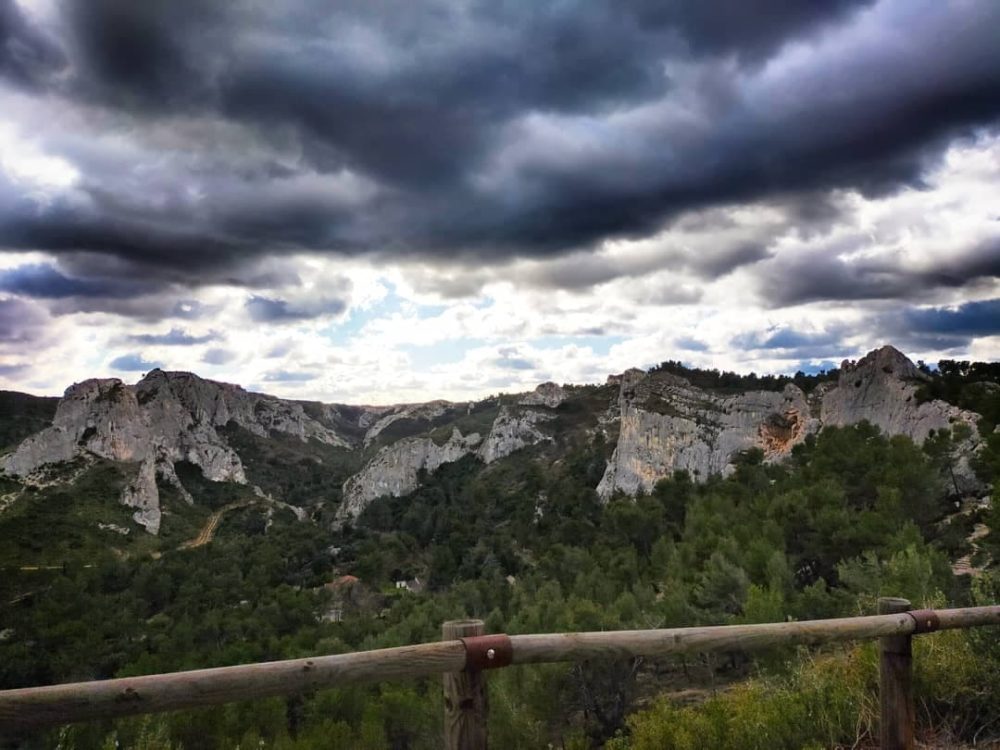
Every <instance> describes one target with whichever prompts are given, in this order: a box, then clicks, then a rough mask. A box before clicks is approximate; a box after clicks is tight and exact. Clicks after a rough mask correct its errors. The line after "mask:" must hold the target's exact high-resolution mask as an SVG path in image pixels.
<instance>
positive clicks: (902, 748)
mask: <svg viewBox="0 0 1000 750" xmlns="http://www.w3.org/2000/svg"><path fill="white" fill-rule="evenodd" d="M911 608H912V606H911V604H910V602H909V601H907V600H906V599H896V598H894V597H879V600H878V613H879V614H880V615H894V614H898V613H900V612H908V611H909V610H910V609H911ZM912 654H913V651H912V638H911V636H909V635H887V636H883V637H882V638H879V710H880V714H879V747H881V748H882V750H913V680H912V678H913V655H912Z"/></svg>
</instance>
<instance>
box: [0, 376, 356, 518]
mask: <svg viewBox="0 0 1000 750" xmlns="http://www.w3.org/2000/svg"><path fill="white" fill-rule="evenodd" d="M230 422H234V423H236V424H238V425H240V426H241V427H243V428H244V429H246V430H248V431H249V432H251V433H253V434H255V435H258V436H260V437H270V436H271V435H272V434H274V433H282V434H286V435H291V436H293V437H297V438H299V439H301V440H303V441H306V440H318V441H320V442H323V443H326V444H328V445H335V446H345V447H346V446H348V445H349V442H348V441H347V440H346V439H344V438H343V437H342V436H340V435H338V434H337V433H336V432H335V431H333V430H331V429H330V428H328V427H326V426H324V425H322V424H320V423H319V422H317V421H316V420H314V419H312V418H311V417H309V416H308V415H307V414H306V413H305V411H304V410H303V407H302V405H301V404H299V403H296V402H292V401H283V400H281V399H277V398H274V397H271V396H265V395H261V394H256V393H249V392H247V391H245V390H243V389H242V388H240V387H239V386H235V385H229V384H226V383H216V382H213V381H210V380H203V379H202V378H199V377H197V376H196V375H192V374H191V373H185V372H177V373H171V372H163V371H161V370H153V371H152V372H150V373H149V374H148V375H147V376H146V377H145V378H143V379H142V380H141V381H139V383H137V384H136V385H135V386H129V385H125V384H124V383H122V381H120V380H118V379H116V378H112V379H103V380H100V379H95V380H86V381H84V382H82V383H77V384H75V385H72V386H70V387H69V388H68V389H67V390H66V393H65V395H64V396H63V398H62V400H61V401H60V402H59V405H58V407H57V409H56V413H55V417H54V418H53V423H52V426H50V427H48V428H46V429H45V430H42V431H41V432H39V433H36V434H35V435H32V436H31V437H29V438H27V439H26V440H24V441H23V442H22V443H21V444H20V445H19V446H18V447H17V449H16V450H14V452H13V453H11V454H9V455H7V456H4V457H3V458H2V459H0V468H2V469H3V470H4V471H5V472H6V473H8V474H11V475H14V476H20V477H26V476H28V475H31V474H33V473H34V472H37V471H38V470H39V469H40V468H41V467H44V466H47V465H50V464H58V463H60V462H63V461H69V460H72V459H74V458H76V457H77V456H87V455H94V456H99V457H101V458H106V459H109V460H112V461H120V462H138V463H139V464H140V469H139V473H138V475H137V476H136V477H135V479H133V481H132V482H130V483H129V485H128V486H127V487H126V488H125V490H124V491H123V493H122V496H121V498H120V500H121V502H122V503H123V504H125V505H127V506H129V507H133V508H136V509H137V510H136V513H135V518H136V521H138V522H139V523H141V524H142V525H143V526H145V527H146V529H147V530H148V531H150V532H151V533H154V534H155V533H157V530H158V528H159V523H160V511H159V491H158V489H157V486H156V477H157V475H159V476H160V478H161V479H162V480H164V481H166V482H169V483H170V484H171V485H173V486H174V487H176V488H177V490H178V491H179V492H180V494H181V496H182V497H183V498H184V499H185V500H187V501H188V502H191V500H192V498H191V495H190V494H189V493H188V492H187V490H185V489H184V487H183V486H182V485H181V482H180V480H179V479H178V477H177V474H176V472H175V471H174V463H176V462H177V461H189V462H191V463H193V464H195V465H196V466H198V467H199V468H200V469H201V471H202V473H203V474H204V476H205V477H206V478H207V479H210V480H212V481H216V482H221V481H228V482H236V483H239V484H245V483H246V481H247V480H246V474H245V472H244V469H243V464H242V462H241V461H240V457H239V456H238V455H237V453H236V452H235V451H234V450H233V449H232V448H230V447H229V445H228V444H227V442H226V440H225V438H224V437H223V436H222V435H221V434H220V433H219V432H218V429H217V428H220V427H222V426H224V425H227V424H229V423H230Z"/></svg>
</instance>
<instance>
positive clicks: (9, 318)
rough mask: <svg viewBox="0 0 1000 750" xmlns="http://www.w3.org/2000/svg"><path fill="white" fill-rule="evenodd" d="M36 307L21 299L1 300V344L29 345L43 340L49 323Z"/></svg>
mask: <svg viewBox="0 0 1000 750" xmlns="http://www.w3.org/2000/svg"><path fill="white" fill-rule="evenodd" d="M47 317H48V316H46V315H45V313H44V312H43V311H42V310H40V309H39V308H38V307H37V306H36V305H33V304H31V303H29V302H25V301H23V300H19V299H0V344H29V343H31V342H33V341H36V340H38V339H39V338H41V336H42V334H43V333H44V331H45V326H46V323H47Z"/></svg>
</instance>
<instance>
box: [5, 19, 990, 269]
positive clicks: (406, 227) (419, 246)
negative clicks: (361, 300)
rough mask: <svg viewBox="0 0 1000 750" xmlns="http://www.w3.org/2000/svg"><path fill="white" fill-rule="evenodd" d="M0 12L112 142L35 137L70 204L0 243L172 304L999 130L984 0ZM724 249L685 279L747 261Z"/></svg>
mask: <svg viewBox="0 0 1000 750" xmlns="http://www.w3.org/2000/svg"><path fill="white" fill-rule="evenodd" d="M3 7H4V8H6V12H5V14H4V15H3V17H4V18H6V19H7V20H6V21H5V22H4V24H5V26H4V28H5V31H4V33H5V34H6V35H7V37H8V38H9V39H15V38H16V39H18V40H20V39H36V42H35V47H32V46H31V45H29V44H28V43H27V42H17V43H15V42H10V43H8V45H7V46H8V47H10V48H11V49H15V48H16V49H22V48H25V49H35V48H36V47H38V45H39V44H41V42H39V41H37V40H41V39H46V40H48V41H47V42H46V45H47V46H45V45H43V46H42V47H38V49H39V50H41V49H43V48H44V49H46V50H48V51H47V52H45V53H44V54H42V52H40V51H38V52H36V53H34V57H32V58H31V59H36V58H37V59H43V60H49V59H51V60H62V59H64V58H65V60H67V61H68V62H67V63H66V64H67V71H65V72H64V73H63V74H62V76H61V77H60V80H59V82H58V83H52V84H51V85H50V86H49V87H48V94H49V96H53V97H61V98H62V99H63V101H64V102H65V106H66V107H71V108H76V110H77V111H78V116H79V118H80V121H81V123H82V124H84V125H85V126H86V125H87V124H90V126H91V127H93V128H94V129H95V132H97V131H98V130H103V129H104V128H106V127H108V126H110V127H111V128H112V129H113V131H115V132H118V133H120V134H121V136H122V137H125V138H130V139H132V142H131V144H130V147H129V148H128V149H127V152H126V153H121V147H120V144H115V146H114V147H112V145H111V143H102V142H101V141H102V139H98V141H97V142H96V143H92V144H88V145H86V146H83V145H81V144H80V143H79V142H78V140H79V139H74V138H70V137H68V136H67V134H66V133H61V132H59V131H58V128H55V127H53V128H50V129H49V130H48V132H47V133H44V134H42V138H43V139H46V140H48V146H49V147H50V148H51V150H52V151H54V152H56V153H58V154H60V156H61V157H62V158H65V159H67V160H68V161H69V162H70V163H74V164H77V165H78V166H79V167H82V172H83V174H84V179H82V180H80V181H79V182H78V183H77V184H76V185H74V187H73V188H72V190H70V191H68V192H67V193H65V194H63V195H60V196H59V197H58V198H57V199H54V200H49V201H47V202H45V203H44V204H39V203H38V202H37V201H34V200H31V199H30V198H25V199H24V200H22V201H20V202H19V203H18V204H17V205H15V207H14V209H13V210H10V209H8V210H4V211H2V212H0V245H3V246H5V247H7V248H12V249H18V248H20V249H33V250H47V251H50V252H54V253H62V252H76V251H81V250H85V251H90V252H97V253H108V254H115V255H118V256H121V257H124V258H127V259H129V260H131V261H134V262H136V263H140V264H143V265H144V266H146V267H147V268H148V269H149V270H148V273H150V274H158V273H168V272H172V273H174V274H179V275H181V276H184V277H186V278H188V279H189V280H190V279H192V277H195V276H196V275H197V273H199V272H200V269H203V268H209V269H218V268H220V267H221V268H234V267H238V266H240V265H241V264H243V263H245V262H247V261H248V259H250V258H253V257H259V256H262V255H268V254H282V253H286V252H289V251H300V250H307V251H314V252H332V253H336V254H340V255H346V256H357V255H362V254H377V255H379V256H386V255H390V256H399V257H409V258H414V257H420V258H426V259H431V260H435V262H444V261H446V260H447V261H452V262H454V261H458V262H461V261H463V259H464V260H465V261H466V262H481V259H482V258H490V259H492V260H502V259H504V258H509V257H513V256H518V257H542V256H546V255H551V254H558V253H565V252H569V251H574V250H575V251H579V250H582V249H586V248H589V247H594V246H596V245H597V244H599V243H601V242H602V241H606V240H608V239H613V238H621V237H637V236H643V235H646V234H649V233H651V232H654V231H656V230H657V229H658V228H661V227H662V226H663V225H664V224H665V223H667V222H669V221H670V220H671V219H672V218H673V217H677V216H679V215H680V214H682V213H683V212H684V211H686V210H689V209H693V208H699V207H704V206H711V205H717V204H721V203H725V202H732V201H754V200H762V199H767V198H769V197H775V196H786V197H787V196H788V195H790V194H795V193H796V192H802V193H803V194H806V193H813V194H815V193H816V192H817V191H819V192H822V191H824V190H830V189H835V188H838V189H855V190H859V191H862V192H863V193H865V194H878V193H881V192H884V191H891V190H895V189H898V188H899V187H900V186H903V185H914V184H919V182H920V179H921V175H922V173H923V171H924V169H926V167H927V165H928V163H929V162H930V161H932V160H933V159H934V158H935V156H936V155H937V154H939V153H940V151H941V149H942V148H943V147H944V145H946V143H947V142H948V140H949V139H950V138H952V137H954V136H956V135H960V134H962V133H964V132H969V131H970V129H972V128H976V127H992V126H994V125H995V123H996V118H997V115H998V113H1000V94H998V93H997V92H998V91H1000V46H998V45H997V44H996V43H995V34H994V33H993V30H994V29H996V28H997V27H998V26H1000V6H997V4H996V3H993V2H990V1H988V0H980V1H979V2H968V3H962V4H951V3H936V2H934V3H932V2H918V3H916V4H914V3H912V2H909V0H907V2H901V1H900V0H883V2H880V3H877V4H873V3H869V2H832V3H822V4H816V3H808V4H803V3H797V2H791V1H790V0H780V1H779V0H774V1H772V2H767V3H764V4H763V5H762V4H754V6H753V7H752V9H751V8H750V7H748V6H745V5H744V4H741V3H735V2H729V1H728V0H727V1H723V2H719V3H708V4H699V3H677V4H672V5H671V6H670V7H667V8H663V7H661V4H659V3H650V2H647V1H646V0H635V1H633V2H627V3H604V2H586V3H583V2H580V3H576V2H570V3H560V4H558V5H556V6H539V7H536V6H532V5H530V4H501V5H497V4H495V3H486V2H474V3H471V4H458V5H456V4H452V3H445V2H441V3H432V4H430V5H424V4H421V5H420V6H414V5H412V4H409V3H402V2H388V1H387V2H377V3H360V2H359V3H355V2H349V3H341V4H337V5H336V6H335V7H334V8H332V9H331V8H330V7H329V6H328V5H326V4H317V3H307V2H301V1H299V2H291V3H286V4H282V5H281V6H280V7H279V6H277V5H275V6H268V8H266V9H262V8H261V7H260V5H259V4H256V3H249V2H234V3H226V4H219V3H211V2H206V1H205V0H187V1H185V2H180V3H167V2H162V1H160V0H155V1H153V2H148V3H124V2H119V1H118V0H95V2H92V3H86V4H77V3H69V4H66V5H65V6H60V7H63V8H64V12H63V13H62V14H61V15H59V17H58V18H56V19H54V20H53V21H52V22H51V23H50V24H49V28H48V29H46V30H44V31H43V30H41V29H33V28H32V26H31V25H30V22H29V20H28V19H27V17H26V16H25V15H24V14H20V13H18V12H17V6H16V5H13V4H11V3H10V2H9V0H7V2H6V3H5V5H4V6H3ZM12 19H13V20H12ZM50 31H51V32H52V37H51V38H50V37H49V32H50ZM11 45H13V47H11ZM26 45H27V46H26ZM929 49H934V55H929V54H927V51H928V50H929ZM11 54H13V53H8V57H11ZM27 54H28V53H27V52H24V53H21V56H22V57H24V55H27ZM11 59H13V58H11ZM17 59H21V58H17ZM24 59H28V58H24ZM24 64H27V63H24ZM7 65H8V68H11V70H13V68H12V67H11V66H12V65H13V63H10V62H9V63H7ZM22 67H23V65H22ZM874 68H877V69H878V75H872V74H871V71H872V69H874ZM24 75H26V74H24ZM24 75H22V78H23V77H24ZM831 91H836V92H837V95H836V96H830V95H829V92H831ZM177 120H181V121H183V122H182V123H178V125H177V130H178V131H184V132H183V138H182V137H180V136H179V134H178V133H175V134H174V135H173V136H169V135H165V134H164V132H163V128H162V126H163V125H165V124H166V123H168V122H173V121H177ZM185 129H186V130H185ZM103 132H104V133H105V134H107V131H106V130H104V131H103ZM107 140H111V139H107ZM137 164H138V166H139V167H141V169H142V172H143V180H142V182H141V184H135V174H136V172H135V169H136V167H137ZM180 186H184V187H183V189H182V188H181V187H180ZM737 250H738V256H737V257H736V258H735V259H733V258H729V257H725V256H723V257H718V258H716V257H714V256H712V255H708V256H704V257H702V258H701V263H702V266H703V268H704V270H705V271H706V272H712V271H713V270H716V269H725V268H729V267H731V265H732V263H733V262H736V261H739V260H740V259H745V261H750V262H752V261H753V260H757V259H759V258H761V257H763V256H762V253H763V250H762V249H761V248H760V247H759V246H754V245H748V246H744V247H742V248H737ZM476 258H478V259H480V260H479V261H474V260H473V259H476ZM587 276H589V277H594V278H595V279H599V278H600V276H601V274H600V272H598V271H590V272H587V274H586V275H585V277H587ZM192 283H194V282H193V281H192Z"/></svg>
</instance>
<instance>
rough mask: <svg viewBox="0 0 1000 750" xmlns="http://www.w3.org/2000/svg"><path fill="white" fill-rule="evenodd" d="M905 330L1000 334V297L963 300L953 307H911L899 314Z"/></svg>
mask: <svg viewBox="0 0 1000 750" xmlns="http://www.w3.org/2000/svg"><path fill="white" fill-rule="evenodd" d="M902 323H903V326H904V327H905V328H906V330H909V331H912V332H914V333H918V334H933V335H943V336H953V337H954V336H960V337H967V338H973V337H976V336H997V335H1000V299H990V300H982V301H979V302H966V303H965V304H962V305H958V306H957V307H954V308H942V307H930V308H913V309H910V310H907V311H906V312H904V313H903V315H902Z"/></svg>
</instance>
